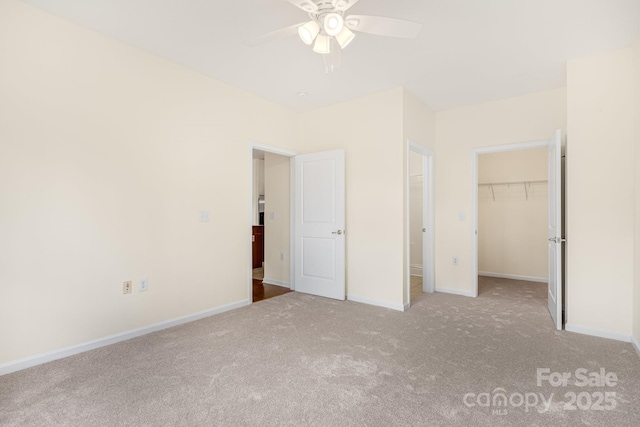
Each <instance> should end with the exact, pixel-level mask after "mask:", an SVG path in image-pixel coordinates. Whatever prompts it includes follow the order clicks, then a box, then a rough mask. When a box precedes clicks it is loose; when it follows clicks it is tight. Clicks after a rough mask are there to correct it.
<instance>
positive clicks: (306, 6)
mask: <svg viewBox="0 0 640 427" xmlns="http://www.w3.org/2000/svg"><path fill="white" fill-rule="evenodd" d="M287 1H288V2H289V3H291V4H292V5H294V6H295V7H298V8H300V9H302V10H304V11H305V12H308V13H313V12H317V11H318V5H317V4H315V3H314V2H313V1H311V0H287Z"/></svg>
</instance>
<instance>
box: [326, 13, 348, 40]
mask: <svg viewBox="0 0 640 427" xmlns="http://www.w3.org/2000/svg"><path fill="white" fill-rule="evenodd" d="M343 28H344V19H342V16H340V15H339V14H338V13H329V14H327V16H325V17H324V30H325V31H326V32H327V34H328V35H330V36H336V35H338V33H340V31H342V29H343Z"/></svg>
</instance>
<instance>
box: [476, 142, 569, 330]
mask: <svg viewBox="0 0 640 427" xmlns="http://www.w3.org/2000/svg"><path fill="white" fill-rule="evenodd" d="M560 149H561V146H560V131H557V132H556V134H555V135H554V138H553V139H551V140H550V141H537V142H530V143H523V144H511V145H504V146H497V147H487V148H481V149H475V150H473V172H472V177H473V221H474V223H473V228H472V233H473V236H472V238H473V246H472V249H473V254H472V262H473V266H472V283H473V286H474V287H473V292H474V295H475V296H478V295H484V296H489V297H490V296H491V295H498V294H500V295H502V294H504V295H506V296H509V297H513V298H514V299H518V298H521V297H522V301H525V300H526V298H528V299H529V300H534V299H535V300H539V301H538V304H537V306H536V307H537V308H539V305H540V304H539V303H540V302H541V301H542V302H546V303H547V304H545V305H548V308H549V312H550V314H551V317H552V320H553V323H554V324H555V326H556V328H557V329H561V328H562V317H563V316H562V304H563V292H562V290H563V288H562V279H561V274H562V257H561V255H560V254H561V246H560V245H561V242H562V241H563V239H562V237H561V228H562V227H561V221H560V218H561V214H562V203H561V191H560V189H561V187H562V174H561V166H560V165H561V162H560V158H561V156H560Z"/></svg>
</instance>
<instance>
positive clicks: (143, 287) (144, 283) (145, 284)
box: [138, 277, 149, 292]
mask: <svg viewBox="0 0 640 427" xmlns="http://www.w3.org/2000/svg"><path fill="white" fill-rule="evenodd" d="M148 290H149V279H147V278H146V277H143V278H142V279H140V280H139V281H138V292H146V291H148Z"/></svg>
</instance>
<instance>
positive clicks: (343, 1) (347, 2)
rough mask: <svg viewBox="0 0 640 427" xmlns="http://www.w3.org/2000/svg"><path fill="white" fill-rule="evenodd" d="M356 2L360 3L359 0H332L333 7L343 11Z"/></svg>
mask: <svg viewBox="0 0 640 427" xmlns="http://www.w3.org/2000/svg"><path fill="white" fill-rule="evenodd" d="M356 3H358V0H332V4H333V7H335V8H336V9H337V10H341V11H343V12H344V11H345V10H347V9H349V8H350V7H351V6H353V5H354V4H356Z"/></svg>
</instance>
